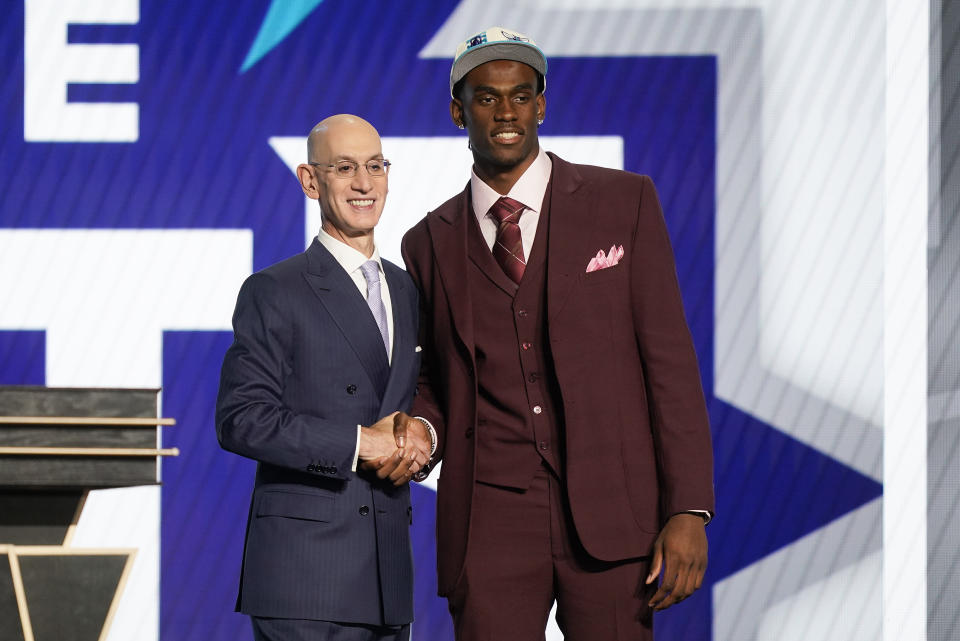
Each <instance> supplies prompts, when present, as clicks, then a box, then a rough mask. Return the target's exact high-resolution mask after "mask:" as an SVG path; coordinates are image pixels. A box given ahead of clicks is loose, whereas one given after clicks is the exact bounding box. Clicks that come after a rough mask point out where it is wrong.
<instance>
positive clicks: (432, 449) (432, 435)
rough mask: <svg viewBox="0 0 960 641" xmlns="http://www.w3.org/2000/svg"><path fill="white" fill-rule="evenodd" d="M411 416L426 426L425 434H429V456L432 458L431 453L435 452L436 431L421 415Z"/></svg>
mask: <svg viewBox="0 0 960 641" xmlns="http://www.w3.org/2000/svg"><path fill="white" fill-rule="evenodd" d="M412 418H413V419H415V420H418V421H420V422H421V423H423V427H424V428H426V430H427V434H428V435H429V436H430V458H431V459H433V455H434V454H436V453H437V431H436V430H435V429H433V425H431V424H430V421H428V420H427V419H425V418H423V417H422V416H413V417H412Z"/></svg>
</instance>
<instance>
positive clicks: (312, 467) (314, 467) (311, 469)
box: [307, 463, 317, 472]
mask: <svg viewBox="0 0 960 641" xmlns="http://www.w3.org/2000/svg"><path fill="white" fill-rule="evenodd" d="M307 471H308V472H316V471H317V466H316V465H313V464H312V463H311V464H310V465H308V466H307Z"/></svg>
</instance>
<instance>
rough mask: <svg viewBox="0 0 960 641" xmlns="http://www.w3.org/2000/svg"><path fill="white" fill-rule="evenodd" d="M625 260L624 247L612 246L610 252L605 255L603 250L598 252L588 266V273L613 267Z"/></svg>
mask: <svg viewBox="0 0 960 641" xmlns="http://www.w3.org/2000/svg"><path fill="white" fill-rule="evenodd" d="M621 258H623V245H619V246H618V245H611V246H610V251H609V252H607V254H606V255H604V253H603V250H602V249H601V250H600V251H598V252H597V255H596V256H594V257H593V258H591V259H590V262H589V263H588V264H587V273H588V274H589V273H590V272H595V271H597V270H598V269H606V268H607V267H613V266H614V265H616V264H617V263H619V262H620V259H621Z"/></svg>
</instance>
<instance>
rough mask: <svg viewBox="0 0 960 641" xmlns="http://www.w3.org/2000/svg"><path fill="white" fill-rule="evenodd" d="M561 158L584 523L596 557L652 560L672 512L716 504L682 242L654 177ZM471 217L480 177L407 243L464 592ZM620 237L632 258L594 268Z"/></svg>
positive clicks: (420, 397)
mask: <svg viewBox="0 0 960 641" xmlns="http://www.w3.org/2000/svg"><path fill="white" fill-rule="evenodd" d="M550 157H551V160H552V161H553V175H552V180H551V185H552V186H551V189H552V191H551V206H550V216H549V223H548V224H549V229H548V236H547V243H548V246H547V247H548V253H547V331H548V336H549V342H550V349H551V352H552V355H553V361H554V365H555V369H556V376H557V380H558V381H559V384H560V392H561V397H562V403H563V410H564V419H565V420H564V435H565V443H564V446H565V452H566V462H567V463H566V469H565V477H566V481H567V493H568V497H569V500H570V505H571V509H572V512H573V519H574V523H575V525H576V529H577V533H578V534H579V536H580V539H581V540H582V542H583V545H584V547H585V548H586V550H587V552H589V553H590V554H591V555H592V556H594V557H596V558H598V559H602V560H608V561H613V560H621V559H626V558H632V557H639V556H644V555H648V554H650V551H651V546H652V544H653V541H654V539H655V538H656V536H657V533H658V532H659V530H660V528H661V526H662V524H663V522H664V521H665V520H666V518H668V517H669V516H671V515H673V514H676V513H678V512H682V511H685V510H691V509H702V510H710V511H711V512H712V511H713V508H714V505H713V457H712V451H711V444H710V429H709V425H708V421H707V413H706V407H705V403H704V398H703V391H702V389H701V386H700V375H699V372H698V369H697V361H696V355H695V353H694V350H693V343H692V341H691V339H690V332H689V330H688V328H687V324H686V320H685V317H684V312H683V305H682V302H681V299H680V291H679V288H678V285H677V277H676V269H675V266H674V260H673V252H672V250H671V247H670V241H669V238H668V236H667V230H666V227H665V225H664V221H663V214H662V212H661V209H660V203H659V200H658V199H657V194H656V190H655V188H654V186H653V182H652V181H651V180H650V178H649V177H647V176H639V175H636V174H631V173H628V172H624V171H615V170H611V169H603V168H600V167H593V166H589V165H573V164H570V163H567V162H565V161H563V160H561V159H560V158H557V157H556V156H554V155H553V154H551V155H550ZM471 215H473V213H472V210H471V206H470V187H469V184H468V185H467V188H466V189H465V190H464V191H463V192H461V193H460V194H458V195H457V196H454V197H453V198H451V199H450V200H448V201H447V202H446V203H444V204H443V205H441V206H440V207H439V208H438V209H436V210H435V211H432V212H430V213H428V214H427V216H426V217H425V218H424V219H423V220H421V221H420V222H419V223H417V225H416V226H414V227H413V228H412V229H410V231H408V232H407V234H406V235H405V236H404V239H403V258H404V261H405V262H406V265H407V270H408V271H409V272H410V275H411V276H412V277H413V280H414V282H415V283H416V284H417V286H418V288H419V289H420V292H421V297H420V301H421V304H422V314H421V324H420V329H421V345H422V348H423V354H422V356H423V359H422V363H423V369H422V372H421V379H420V381H419V386H418V394H417V396H416V397H415V400H414V406H413V413H414V415H420V416H423V417H425V418H427V419H429V420H430V421H431V422H432V423H433V425H434V426H435V427H436V428H437V432H438V449H437V457H438V458H442V460H443V467H442V470H441V473H440V479H439V483H438V495H437V501H438V505H437V563H438V574H439V591H440V594H447V593H449V592H450V591H451V590H452V589H453V588H454V586H455V585H456V583H457V580H458V578H459V576H460V573H461V570H462V567H463V559H464V555H465V552H466V548H467V543H468V541H469V537H470V511H471V503H472V497H473V491H474V470H475V467H474V464H475V460H474V434H475V433H476V432H475V430H476V423H477V399H476V390H477V380H476V375H475V372H476V364H475V360H474V354H473V345H474V340H473V315H474V313H476V312H475V310H474V309H473V308H472V304H471V299H470V291H469V290H468V288H467V261H468V260H469V259H468V258H467V244H466V243H467V224H468V223H469V218H468V217H469V216H471ZM611 245H622V246H623V248H624V255H623V258H622V259H621V260H620V263H619V264H618V265H616V266H614V267H610V268H607V269H602V270H599V271H594V272H591V273H587V272H586V268H587V264H588V262H589V261H590V259H591V258H592V257H593V256H595V255H596V254H597V252H598V251H599V250H603V251H604V252H605V253H606V252H608V251H609V249H610V246H611ZM480 313H482V312H480Z"/></svg>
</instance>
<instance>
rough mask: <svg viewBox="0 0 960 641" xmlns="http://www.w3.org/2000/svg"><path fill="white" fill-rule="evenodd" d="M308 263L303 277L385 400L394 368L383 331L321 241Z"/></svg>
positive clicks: (311, 249) (314, 246)
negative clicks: (390, 361) (388, 360)
mask: <svg viewBox="0 0 960 641" xmlns="http://www.w3.org/2000/svg"><path fill="white" fill-rule="evenodd" d="M307 263H308V267H307V271H306V272H304V275H303V276H304V278H305V279H306V281H307V284H308V285H310V288H311V289H312V290H313V293H314V294H316V296H317V298H319V299H320V302H321V303H322V304H323V306H324V307H325V308H326V310H327V313H328V314H330V317H331V318H332V319H333V322H334V323H336V325H337V327H338V328H339V329H340V332H341V333H342V334H343V335H344V337H345V338H346V339H347V342H348V343H349V344H350V347H351V348H353V351H354V352H355V353H356V355H357V358H358V359H359V360H360V363H361V364H362V365H363V368H364V370H366V372H367V375H368V376H369V377H370V380H371V382H373V385H374V387H375V388H376V390H377V394H378V395H379V396H380V397H381V398H382V397H383V391H384V388H385V387H386V384H387V377H388V375H389V370H390V368H389V364H388V363H387V353H386V351H385V350H384V349H383V339H382V338H381V337H380V330H379V328H377V322H376V321H375V320H374V319H373V314H371V313H370V308H369V307H367V302H366V301H365V300H364V299H363V295H362V294H360V290H358V289H357V286H356V285H355V284H354V283H353V280H352V279H351V278H350V276H349V275H348V274H347V273H346V272H345V271H344V270H343V268H342V267H341V266H340V264H339V263H338V262H337V261H336V259H335V258H334V257H333V256H332V255H331V254H330V252H328V251H327V250H326V248H324V246H323V245H321V244H320V242H319V241H317V240H314V241H313V244H312V245H310V247H309V248H308V249H307ZM395 333H396V332H395Z"/></svg>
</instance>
